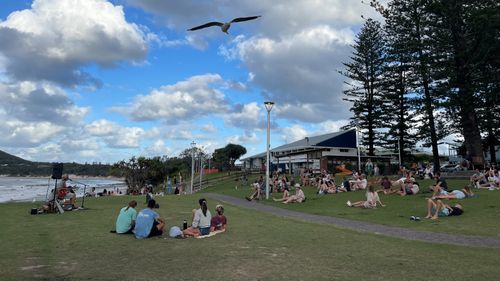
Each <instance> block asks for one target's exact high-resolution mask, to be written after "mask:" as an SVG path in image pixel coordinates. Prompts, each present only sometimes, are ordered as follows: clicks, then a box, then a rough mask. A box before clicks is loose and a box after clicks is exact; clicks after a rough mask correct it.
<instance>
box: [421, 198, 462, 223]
mask: <svg viewBox="0 0 500 281" xmlns="http://www.w3.org/2000/svg"><path fill="white" fill-rule="evenodd" d="M463 212H464V208H463V207H462V205H460V204H455V205H454V206H450V205H448V204H445V203H443V201H441V200H440V199H437V200H433V199H432V198H427V216H426V217H425V218H426V219H431V220H437V219H438V218H439V217H449V216H460V215H461V214H463Z"/></svg>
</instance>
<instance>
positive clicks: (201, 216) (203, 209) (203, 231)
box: [183, 198, 212, 237]
mask: <svg viewBox="0 0 500 281" xmlns="http://www.w3.org/2000/svg"><path fill="white" fill-rule="evenodd" d="M198 203H199V204H200V208H198V209H196V210H193V223H192V224H191V226H190V227H188V228H187V229H185V230H184V231H183V233H184V236H193V237H198V236H201V235H208V234H210V224H211V220H212V214H211V213H210V210H208V206H207V200H205V198H201V199H200V200H198Z"/></svg>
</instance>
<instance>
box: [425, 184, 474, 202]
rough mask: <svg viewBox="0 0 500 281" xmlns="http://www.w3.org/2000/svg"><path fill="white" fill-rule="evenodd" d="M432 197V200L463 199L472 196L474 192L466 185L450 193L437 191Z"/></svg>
mask: <svg viewBox="0 0 500 281" xmlns="http://www.w3.org/2000/svg"><path fill="white" fill-rule="evenodd" d="M432 195H433V196H432V198H433V199H464V198H470V197H472V196H474V192H473V191H472V190H471V188H470V186H468V185H466V186H465V187H464V188H463V189H462V190H452V191H450V192H447V191H444V190H439V189H438V190H435V191H434V193H433V194H432Z"/></svg>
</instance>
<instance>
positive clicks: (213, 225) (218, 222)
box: [210, 204, 227, 232]
mask: <svg viewBox="0 0 500 281" xmlns="http://www.w3.org/2000/svg"><path fill="white" fill-rule="evenodd" d="M215 212H216V215H215V216H213V217H212V219H211V220H210V232H214V231H219V232H223V231H226V229H227V218H226V216H224V206H222V205H220V204H219V205H217V206H215Z"/></svg>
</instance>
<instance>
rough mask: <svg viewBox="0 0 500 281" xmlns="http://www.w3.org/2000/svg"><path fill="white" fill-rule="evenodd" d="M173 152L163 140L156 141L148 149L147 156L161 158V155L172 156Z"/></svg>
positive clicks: (146, 150)
mask: <svg viewBox="0 0 500 281" xmlns="http://www.w3.org/2000/svg"><path fill="white" fill-rule="evenodd" d="M171 153H172V150H171V149H170V147H168V146H167V145H166V144H165V142H164V141H163V140H156V141H155V142H153V143H152V144H151V145H150V146H148V147H146V149H145V154H146V155H147V156H150V157H154V156H161V155H167V156H169V157H170V156H172V155H170V154H171Z"/></svg>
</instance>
